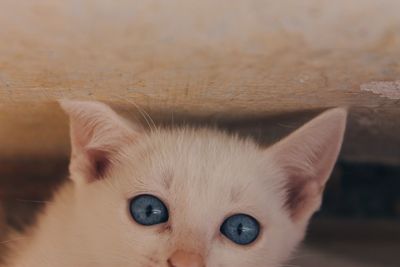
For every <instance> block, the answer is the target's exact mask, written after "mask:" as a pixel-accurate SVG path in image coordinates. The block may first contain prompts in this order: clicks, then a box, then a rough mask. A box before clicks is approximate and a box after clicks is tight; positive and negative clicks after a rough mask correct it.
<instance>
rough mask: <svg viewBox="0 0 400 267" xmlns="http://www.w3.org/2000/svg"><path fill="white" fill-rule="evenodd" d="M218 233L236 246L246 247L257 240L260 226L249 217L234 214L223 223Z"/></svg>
mask: <svg viewBox="0 0 400 267" xmlns="http://www.w3.org/2000/svg"><path fill="white" fill-rule="evenodd" d="M220 231H221V233H222V234H223V235H224V236H226V237H227V238H229V239H230V240H231V241H233V242H235V243H236V244H239V245H248V244H250V243H252V242H254V241H255V240H256V239H257V237H258V235H259V233H260V224H259V223H258V221H257V220H256V219H254V218H253V217H251V216H250V215H246V214H235V215H233V216H231V217H229V218H228V219H226V220H225V221H224V222H223V224H222V225H221V229H220Z"/></svg>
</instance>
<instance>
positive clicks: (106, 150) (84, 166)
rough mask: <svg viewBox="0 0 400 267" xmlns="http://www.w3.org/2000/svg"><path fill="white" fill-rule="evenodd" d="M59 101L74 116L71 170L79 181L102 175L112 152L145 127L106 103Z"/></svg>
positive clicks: (71, 118)
mask: <svg viewBox="0 0 400 267" xmlns="http://www.w3.org/2000/svg"><path fill="white" fill-rule="evenodd" d="M59 103H60V105H61V107H62V108H63V110H64V111H65V112H66V113H67V114H68V115H69V118H70V135H71V162H70V173H71V179H72V180H74V181H75V182H77V183H82V182H83V183H85V182H86V183H88V182H92V181H95V180H98V179H101V178H102V177H103V176H104V174H105V172H106V171H107V169H108V167H109V165H110V163H111V158H112V156H113V155H114V154H115V153H116V152H117V151H118V150H119V149H120V148H121V147H122V146H123V145H124V144H126V143H128V142H131V141H132V140H134V139H135V138H136V137H137V136H138V135H140V132H141V131H142V130H141V128H139V127H137V126H136V127H135V126H134V125H131V124H130V123H129V122H128V121H126V120H124V119H123V118H122V117H120V116H119V115H117V114H116V113H115V112H114V111H113V110H112V109H111V108H110V107H109V106H107V105H105V104H103V103H100V102H95V101H72V100H61V101H59Z"/></svg>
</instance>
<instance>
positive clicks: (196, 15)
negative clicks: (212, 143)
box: [0, 0, 400, 164]
mask: <svg viewBox="0 0 400 267" xmlns="http://www.w3.org/2000/svg"><path fill="white" fill-rule="evenodd" d="M399 10H400V2H399V1H398V0H381V1H375V0H351V1H349V0H338V1H326V0H323V1H320V0H305V1H290V0H283V1H273V0H250V1H231V0H219V1H212V0H203V1H194V0H189V1H179V0H172V1H148V0H138V1H127V0H122V1H117V2H116V1H112V0H96V1H94V0H83V1H61V0H36V1H15V0H2V1H1V2H0V40H1V42H0V151H1V153H0V154H1V157H2V158H18V157H25V156H26V157H31V156H42V157H48V156H55V155H60V154H63V155H66V154H67V153H68V141H67V138H66V129H67V125H66V121H65V117H63V115H62V113H61V111H60V110H59V109H58V108H57V107H56V105H55V104H54V103H50V102H51V101H53V100H54V99H57V98H63V97H64V98H79V99H100V100H107V101H110V102H114V103H119V104H120V105H121V103H122V105H125V106H127V105H129V103H131V102H135V103H136V104H137V105H139V106H140V107H142V108H144V109H145V110H147V111H148V112H149V113H150V114H152V115H153V116H155V117H157V118H159V119H163V118H164V119H168V120H170V119H171V117H172V114H177V116H178V117H179V116H181V117H185V116H186V118H192V117H196V118H201V119H203V120H208V119H210V118H211V119H217V120H218V121H222V122H227V123H229V124H230V125H233V126H234V127H233V128H235V127H236V128H239V129H242V125H241V122H243V121H247V120H249V119H251V120H252V121H253V122H254V123H255V124H257V125H259V123H256V121H255V120H254V118H256V119H258V120H259V121H260V122H261V123H273V125H272V126H271V125H269V126H263V127H261V128H262V129H264V132H265V133H267V134H268V131H269V130H270V129H274V130H276V131H277V132H279V129H277V128H282V130H281V131H280V133H281V134H283V133H286V132H287V131H288V130H287V129H286V128H285V127H284V126H282V127H275V126H274V125H276V124H278V123H280V124H282V125H285V123H286V121H281V122H280V121H278V120H276V119H275V118H280V117H279V116H278V117H276V116H277V115H278V114H287V113H290V112H298V111H314V114H315V112H316V111H318V110H321V109H324V108H328V107H332V106H342V105H345V106H351V107H353V108H352V115H351V119H350V125H349V127H350V130H349V132H348V135H347V137H346V144H345V147H344V150H343V154H342V157H345V158H347V159H350V160H362V161H381V162H386V163H393V164H395V163H399V162H400V122H399V116H400V106H399V105H400V104H399V101H400V16H399V15H398V14H399ZM131 106H132V105H131ZM132 110H134V109H133V108H132ZM271 116H272V117H271ZM302 118H305V117H299V118H298V120H294V121H293V119H292V118H289V117H286V119H287V120H288V121H292V124H291V126H290V127H292V128H294V127H295V126H297V125H298V124H299V122H300V121H301V120H302ZM247 125H248V126H253V125H249V124H247ZM264 125H266V124H264Z"/></svg>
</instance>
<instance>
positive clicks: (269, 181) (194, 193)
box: [61, 101, 346, 267]
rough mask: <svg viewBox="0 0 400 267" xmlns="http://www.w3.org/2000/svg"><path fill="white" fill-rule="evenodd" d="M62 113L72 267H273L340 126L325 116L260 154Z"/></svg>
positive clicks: (98, 106)
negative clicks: (70, 186) (75, 245)
mask: <svg viewBox="0 0 400 267" xmlns="http://www.w3.org/2000/svg"><path fill="white" fill-rule="evenodd" d="M61 105H62V107H63V108H64V110H65V111H66V112H67V113H68V114H69V116H70V122H71V144H72V157H71V164H70V173H71V179H72V181H73V182H74V194H73V196H74V199H73V200H71V203H73V204H72V205H73V209H74V218H72V222H71V223H70V224H71V225H73V226H74V227H70V228H74V229H76V231H77V233H75V234H76V235H79V236H80V238H79V240H80V241H79V244H80V246H79V247H81V248H84V250H85V253H84V254H82V255H85V256H84V258H85V259H84V260H82V266H91V265H90V263H93V264H94V266H100V267H101V266H104V267H105V266H132V267H136V266H137V267H139V266H140V267H143V266H166V267H168V266H175V267H189V266H212V267H214V266H230V267H235V266H241V267H243V266H263V267H276V266H279V265H280V264H282V263H283V262H284V261H285V260H286V259H287V258H288V256H289V255H290V253H291V252H292V251H293V249H294V248H295V247H296V246H297V244H298V243H299V242H300V241H301V240H302V238H303V236H304V232H305V228H306V226H307V223H308V221H309V219H310V217H311V216H312V214H313V213H314V212H315V211H316V210H317V209H318V208H319V206H320V203H321V197H322V191H323V189H324V186H325V183H326V181H327V179H328V177H329V175H330V173H331V171H332V168H333V165H334V163H335V161H336V158H337V155H338V153H339V149H340V146H341V143H342V139H343V133H344V129H345V122H346V111H345V110H343V109H332V110H330V111H327V112H325V113H323V114H322V115H320V116H319V117H317V118H316V119H314V120H312V121H311V122H309V123H307V124H306V125H305V126H303V127H302V128H300V129H299V130H297V131H295V132H294V133H293V134H291V135H290V136H289V137H286V138H285V139H283V140H282V141H280V142H278V143H276V144H275V145H273V146H271V147H269V148H266V149H263V148H260V147H259V146H257V145H256V144H255V143H253V142H252V141H250V140H244V139H240V138H238V137H234V136H228V135H226V134H224V133H221V132H218V131H214V130H208V129H191V128H180V129H174V130H162V129H160V130H154V131H145V130H144V129H142V128H141V127H140V126H138V125H132V124H130V123H128V122H127V121H125V120H124V119H123V118H121V117H120V116H118V115H117V114H116V113H114V112H113V111H112V110H111V109H110V108H109V107H108V106H106V105H104V104H102V103H98V102H82V101H63V102H62V103H61ZM85 264H86V265H85Z"/></svg>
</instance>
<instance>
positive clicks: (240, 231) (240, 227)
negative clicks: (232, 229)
mask: <svg viewBox="0 0 400 267" xmlns="http://www.w3.org/2000/svg"><path fill="white" fill-rule="evenodd" d="M237 232H238V235H241V234H242V232H243V224H241V223H240V224H239V225H238V229H237Z"/></svg>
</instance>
